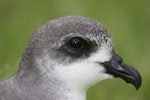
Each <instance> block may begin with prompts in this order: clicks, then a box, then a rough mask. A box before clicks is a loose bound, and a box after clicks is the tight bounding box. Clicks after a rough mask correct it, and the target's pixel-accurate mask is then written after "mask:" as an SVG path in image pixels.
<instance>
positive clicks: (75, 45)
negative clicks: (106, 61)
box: [69, 37, 85, 49]
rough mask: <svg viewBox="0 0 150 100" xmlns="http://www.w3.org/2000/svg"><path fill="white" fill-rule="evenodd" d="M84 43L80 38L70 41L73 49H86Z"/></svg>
mask: <svg viewBox="0 0 150 100" xmlns="http://www.w3.org/2000/svg"><path fill="white" fill-rule="evenodd" d="M84 43H85V40H83V39H82V38H80V37H73V38H72V39H71V40H70V41H69V45H70V47H71V48H73V49H81V48H83V47H84Z"/></svg>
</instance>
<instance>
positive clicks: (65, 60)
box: [23, 16, 141, 89]
mask: <svg viewBox="0 0 150 100" xmlns="http://www.w3.org/2000/svg"><path fill="white" fill-rule="evenodd" d="M25 54H26V55H28V56H24V58H23V59H25V58H26V59H27V58H28V59H30V58H33V59H32V63H33V61H34V63H33V64H32V63H29V62H28V64H31V66H32V65H36V67H37V68H38V69H39V70H41V71H43V73H45V74H47V76H48V77H53V78H55V79H57V80H58V81H60V82H62V83H63V84H64V85H66V86H67V87H69V88H72V89H78V88H84V89H85V88H88V87H89V86H91V85H93V84H95V83H97V82H99V81H101V80H104V79H108V78H113V77H120V78H122V79H123V80H125V81H126V82H127V83H131V84H133V85H134V86H135V87H136V88H137V89H138V88H139V87H140V85H141V76H140V74H139V72H138V71H137V70H136V69H134V68H133V67H130V66H128V65H126V64H124V63H123V62H122V59H121V57H119V56H118V55H117V54H116V53H115V50H114V47H113V43H112V39H111V36H110V34H109V33H108V31H107V30H106V29H105V28H104V27H103V26H102V25H101V24H99V23H98V22H97V21H94V20H91V19H89V18H85V17H80V16H68V17H62V18H59V19H56V20H52V21H50V22H48V23H47V24H45V25H43V26H41V27H40V28H39V29H38V30H37V31H36V32H35V34H34V35H33V38H32V39H31V40H30V42H29V45H28V47H27V49H26V51H25ZM30 62H31V61H30Z"/></svg>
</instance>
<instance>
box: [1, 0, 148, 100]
mask: <svg viewBox="0 0 150 100" xmlns="http://www.w3.org/2000/svg"><path fill="white" fill-rule="evenodd" d="M67 15H82V16H86V17H90V18H93V19H96V20H98V21H99V22H101V23H102V24H103V25H104V26H105V27H106V28H107V29H108V30H109V32H110V33H111V35H112V37H113V41H114V44H115V49H116V52H117V53H118V54H119V55H121V56H122V58H123V59H124V62H125V63H128V64H130V65H133V66H134V67H135V68H136V69H138V70H139V71H140V73H141V75H142V78H143V83H142V86H141V88H140V89H139V90H138V91H136V90H135V88H134V87H133V86H132V85H130V84H126V83H125V82H124V81H123V80H121V79H113V80H104V81H103V82H100V83H98V84H96V85H95V86H93V87H91V88H90V89H89V91H88V95H87V100H150V95H149V93H150V78H149V76H150V72H149V71H150V28H149V27H150V0H0V80H1V81H2V80H4V79H6V78H9V77H11V76H12V75H14V74H15V72H16V71H17V69H18V63H19V60H20V58H21V55H22V53H23V50H24V49H25V47H26V45H27V42H28V40H29V39H30V37H31V36H32V33H33V32H34V31H35V30H36V29H37V28H38V27H39V26H41V25H42V24H44V23H46V22H47V21H49V20H51V19H54V18H58V17H61V16H67Z"/></svg>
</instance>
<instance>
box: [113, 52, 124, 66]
mask: <svg viewBox="0 0 150 100" xmlns="http://www.w3.org/2000/svg"><path fill="white" fill-rule="evenodd" d="M112 58H113V59H114V60H115V61H116V62H118V63H120V64H121V63H122V58H121V57H120V56H119V55H117V54H114V55H113V57H112Z"/></svg>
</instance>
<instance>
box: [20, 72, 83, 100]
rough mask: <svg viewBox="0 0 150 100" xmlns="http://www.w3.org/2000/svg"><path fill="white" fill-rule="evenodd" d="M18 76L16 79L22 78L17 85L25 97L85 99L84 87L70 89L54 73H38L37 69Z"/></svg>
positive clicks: (53, 99) (59, 99)
mask: <svg viewBox="0 0 150 100" xmlns="http://www.w3.org/2000/svg"><path fill="white" fill-rule="evenodd" d="M33 73H37V74H33ZM18 76H19V79H18V80H22V81H19V85H21V86H20V87H21V91H24V92H25V93H26V95H27V96H28V97H27V98H29V99H34V98H35V99H36V100H41V99H42V100H51V99H52V100H86V90H85V89H80V88H73V89H72V88H71V87H70V86H66V85H65V84H64V83H62V82H61V81H59V80H57V78H55V77H54V75H50V76H46V75H44V74H40V75H39V72H38V71H35V72H34V71H32V73H30V72H28V74H22V75H18ZM24 92H23V93H24ZM35 92H36V93H35ZM35 94H36V95H35ZM22 95H25V94H22ZM34 96H35V97H34ZM30 97H31V98H30Z"/></svg>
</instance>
